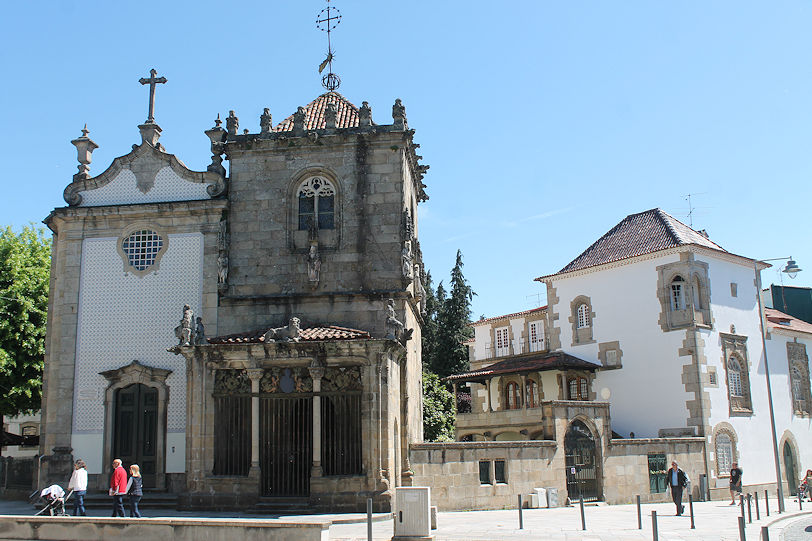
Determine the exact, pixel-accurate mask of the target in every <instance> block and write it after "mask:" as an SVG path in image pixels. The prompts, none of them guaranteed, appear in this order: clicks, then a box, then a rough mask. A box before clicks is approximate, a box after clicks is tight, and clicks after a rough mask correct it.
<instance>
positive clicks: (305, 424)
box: [259, 395, 313, 496]
mask: <svg viewBox="0 0 812 541" xmlns="http://www.w3.org/2000/svg"><path fill="white" fill-rule="evenodd" d="M259 411H260V414H259V419H260V436H259V437H260V440H259V441H260V442H261V446H260V457H259V460H260V468H261V471H262V473H261V483H262V485H261V492H262V495H263V496H307V495H309V494H310V468H311V465H312V457H313V397H312V396H297V397H281V396H278V395H260V398H259Z"/></svg>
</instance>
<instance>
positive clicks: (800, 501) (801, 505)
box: [798, 490, 804, 511]
mask: <svg viewBox="0 0 812 541" xmlns="http://www.w3.org/2000/svg"><path fill="white" fill-rule="evenodd" d="M798 509H800V510H801V511H803V510H804V497H803V494H801V491H800V490H799V491H798Z"/></svg>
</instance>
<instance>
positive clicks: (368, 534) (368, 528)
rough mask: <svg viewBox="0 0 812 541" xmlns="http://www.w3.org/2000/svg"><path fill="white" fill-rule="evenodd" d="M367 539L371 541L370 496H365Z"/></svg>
mask: <svg viewBox="0 0 812 541" xmlns="http://www.w3.org/2000/svg"><path fill="white" fill-rule="evenodd" d="M367 541H372V498H367Z"/></svg>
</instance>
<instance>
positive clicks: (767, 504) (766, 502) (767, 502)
mask: <svg viewBox="0 0 812 541" xmlns="http://www.w3.org/2000/svg"><path fill="white" fill-rule="evenodd" d="M764 509H765V510H766V511H767V516H768V517H769V516H770V494H769V493H768V492H767V491H766V490H765V491H764Z"/></svg>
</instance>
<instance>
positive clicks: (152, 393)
mask: <svg viewBox="0 0 812 541" xmlns="http://www.w3.org/2000/svg"><path fill="white" fill-rule="evenodd" d="M157 440H158V390H157V389H155V388H152V387H147V386H146V385H141V384H140V383H135V384H133V385H129V386H127V387H124V388H123V389H119V390H118V391H116V403H115V421H114V425H113V456H114V457H116V458H120V459H121V461H122V462H123V465H124V468H125V469H127V470H128V471H129V468H130V465H131V464H138V465H139V467H140V468H141V476H142V477H143V482H144V487H147V488H154V487H155V472H156V469H157V468H156V455H157V452H156V447H157Z"/></svg>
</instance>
